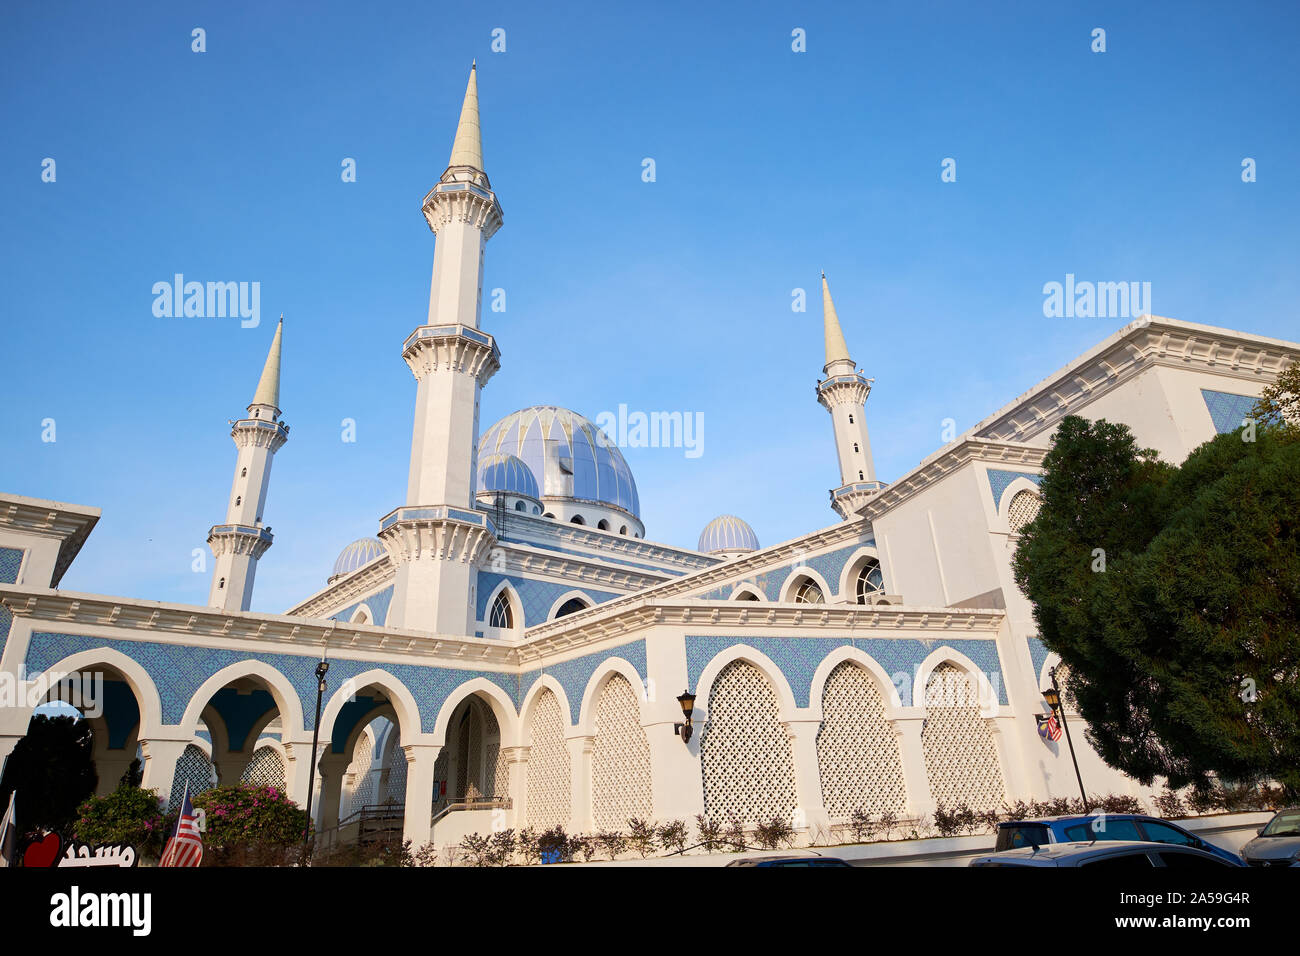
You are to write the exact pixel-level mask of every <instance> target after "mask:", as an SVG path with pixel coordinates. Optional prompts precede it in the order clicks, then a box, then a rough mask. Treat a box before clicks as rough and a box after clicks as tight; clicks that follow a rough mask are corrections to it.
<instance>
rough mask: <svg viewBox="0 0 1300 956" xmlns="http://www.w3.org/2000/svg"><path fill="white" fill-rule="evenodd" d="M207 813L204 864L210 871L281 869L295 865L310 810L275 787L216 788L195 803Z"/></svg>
mask: <svg viewBox="0 0 1300 956" xmlns="http://www.w3.org/2000/svg"><path fill="white" fill-rule="evenodd" d="M193 803H194V808H195V809H196V810H198V809H202V810H203V811H204V812H205V813H206V814H207V830H206V832H205V833H204V834H203V862H204V865H212V866H283V865H287V864H290V863H293V862H295V861H296V856H297V854H298V852H299V851H300V848H301V846H302V842H303V831H304V830H305V829H306V827H307V811H305V810H301V809H299V808H298V805H297V804H296V803H294V802H293V801H292V800H290V799H289V798H288V797H287V796H285V794H284V791H282V790H278V789H276V788H275V787H250V786H243V785H240V786H235V787H216V788H214V789H212V790H206V791H204V792H203V793H200V794H199V795H198V796H196V797H194V798H193Z"/></svg>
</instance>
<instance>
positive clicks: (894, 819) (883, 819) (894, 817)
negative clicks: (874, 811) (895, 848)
mask: <svg viewBox="0 0 1300 956" xmlns="http://www.w3.org/2000/svg"><path fill="white" fill-rule="evenodd" d="M876 826H877V827H878V830H877V832H878V833H883V834H884V835H885V839H886V840H888V839H889V837H890V836H891V835H892V834H893V832H894V828H895V827H896V826H898V814H897V813H895V812H894V811H893V810H886V811H885V812H884V813H882V814H881V815H880V820H879V821H878V822H877V823H876ZM913 832H915V831H913Z"/></svg>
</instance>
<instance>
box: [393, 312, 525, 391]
mask: <svg viewBox="0 0 1300 956" xmlns="http://www.w3.org/2000/svg"><path fill="white" fill-rule="evenodd" d="M402 358H404V359H405V360H406V364H407V365H408V366H409V367H410V369H411V374H412V375H414V376H415V378H416V381H419V380H420V379H421V378H423V377H424V376H426V375H429V374H431V373H432V372H436V371H452V372H465V373H467V374H469V375H473V376H474V377H476V378H477V379H478V383H479V385H486V384H487V383H488V379H490V378H491V377H492V376H493V375H495V374H496V373H497V370H498V369H500V368H501V350H500V349H499V348H497V343H496V339H494V338H493V337H492V336H490V335H488V334H487V333H486V332H483V331H480V330H479V329H476V328H472V327H471V326H468V325H422V326H420V327H419V328H418V329H416V330H415V331H414V332H412V333H411V334H410V335H408V336H407V337H406V341H405V342H403V343H402Z"/></svg>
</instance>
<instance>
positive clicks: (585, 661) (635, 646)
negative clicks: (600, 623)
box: [516, 641, 646, 723]
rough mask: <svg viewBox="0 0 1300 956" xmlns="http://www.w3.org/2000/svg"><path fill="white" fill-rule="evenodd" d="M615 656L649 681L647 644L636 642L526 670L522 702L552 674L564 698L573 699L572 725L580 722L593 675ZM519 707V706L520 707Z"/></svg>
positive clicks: (570, 714) (570, 701)
mask: <svg viewBox="0 0 1300 956" xmlns="http://www.w3.org/2000/svg"><path fill="white" fill-rule="evenodd" d="M611 657H621V658H623V659H624V660H625V661H627V662H628V663H629V664H631V665H632V666H633V667H635V668H636V672H637V673H638V674H640V675H641V678H642V680H644V679H645V677H646V663H645V641H633V642H632V643H631V644H621V645H619V646H618V647H614V648H610V649H609V650H604V651H600V652H598V653H595V654H586V655H583V656H582V657H575V658H574V659H573V660H571V661H564V662H562V663H560V664H552V665H550V666H549V667H542V668H539V669H537V670H532V671H525V672H524V673H523V674H522V675H520V679H519V686H520V687H522V688H524V692H523V693H522V694H520V700H521V701H522V700H523V698H524V697H527V696H528V691H530V690H532V688H533V684H535V683H537V680H538V678H539V677H541V675H542V674H550V675H551V676H552V677H554V678H555V679H556V680H558V681H559V682H560V686H561V687H563V688H564V695H565V696H566V697H568V698H569V719H570V722H571V723H577V722H578V716H579V714H578V711H579V710H581V709H582V695H583V692H584V691H586V689H587V684H588V683H589V682H590V681H591V675H592V674H594V673H596V668H597V667H599V666H600V665H601V664H602V663H603V662H604V661H607V660H609V659H610V658H611ZM516 706H519V705H518V704H516Z"/></svg>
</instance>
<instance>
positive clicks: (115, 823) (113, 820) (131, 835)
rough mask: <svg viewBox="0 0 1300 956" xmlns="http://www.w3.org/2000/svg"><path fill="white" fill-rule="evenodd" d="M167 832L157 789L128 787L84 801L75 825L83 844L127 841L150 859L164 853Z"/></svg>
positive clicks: (73, 829) (77, 835) (74, 832)
mask: <svg viewBox="0 0 1300 956" xmlns="http://www.w3.org/2000/svg"><path fill="white" fill-rule="evenodd" d="M166 832H167V828H166V824H165V821H164V819H163V813H162V809H161V807H160V806H159V799H158V793H157V791H155V790H141V789H140V788H139V787H127V786H123V787H118V788H117V789H116V790H114V791H113V792H112V793H110V794H109V795H108V796H106V797H90V798H88V799H86V800H85V801H83V802H82V804H81V806H80V807H78V808H77V817H76V821H75V822H74V823H73V825H72V835H73V836H74V837H76V839H78V840H80V841H81V842H82V843H89V844H91V845H92V846H94V845H96V844H100V843H128V844H130V845H131V846H133V847H135V849H136V853H137V854H139V855H140V856H141V857H149V858H157V857H159V856H161V855H162V848H163V842H164V839H165V837H166Z"/></svg>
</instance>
